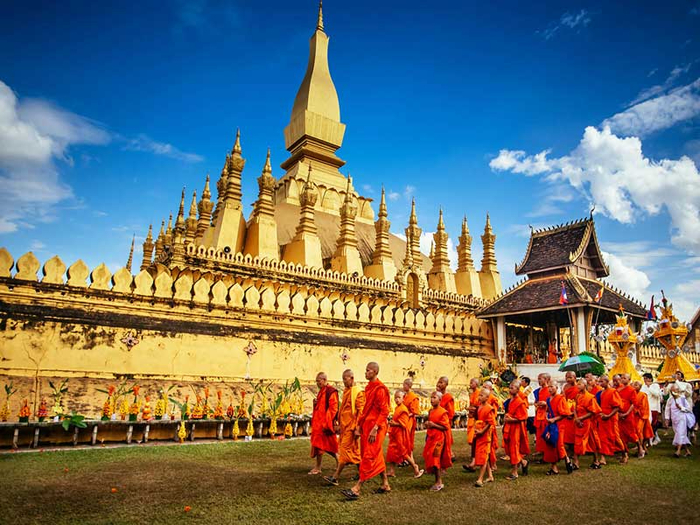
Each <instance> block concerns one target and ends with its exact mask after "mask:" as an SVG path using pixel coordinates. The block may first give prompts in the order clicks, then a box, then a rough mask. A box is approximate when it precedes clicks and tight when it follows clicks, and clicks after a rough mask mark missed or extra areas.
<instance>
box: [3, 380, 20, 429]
mask: <svg viewBox="0 0 700 525" xmlns="http://www.w3.org/2000/svg"><path fill="white" fill-rule="evenodd" d="M15 392H17V389H16V388H14V385H13V383H12V382H11V381H10V384H9V385H5V403H4V404H3V405H2V408H0V420H1V421H7V418H9V417H10V398H11V397H12V396H13V395H14V394H15Z"/></svg>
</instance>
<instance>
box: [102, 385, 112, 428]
mask: <svg viewBox="0 0 700 525" xmlns="http://www.w3.org/2000/svg"><path fill="white" fill-rule="evenodd" d="M114 391H115V388H114V385H110V386H109V389H108V390H107V399H106V400H105V403H104V405H102V421H109V420H110V419H112V414H113V413H114Z"/></svg>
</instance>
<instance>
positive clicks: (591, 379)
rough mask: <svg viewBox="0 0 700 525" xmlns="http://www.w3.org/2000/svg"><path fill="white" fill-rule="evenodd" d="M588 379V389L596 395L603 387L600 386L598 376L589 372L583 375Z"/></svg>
mask: <svg viewBox="0 0 700 525" xmlns="http://www.w3.org/2000/svg"><path fill="white" fill-rule="evenodd" d="M583 377H584V378H585V379H586V390H588V391H589V392H590V393H591V394H593V395H594V396H595V395H596V394H597V393H598V392H600V390H601V388H600V386H598V378H597V377H596V376H594V375H593V374H592V373H591V372H588V373H587V374H586V375H584V376H583Z"/></svg>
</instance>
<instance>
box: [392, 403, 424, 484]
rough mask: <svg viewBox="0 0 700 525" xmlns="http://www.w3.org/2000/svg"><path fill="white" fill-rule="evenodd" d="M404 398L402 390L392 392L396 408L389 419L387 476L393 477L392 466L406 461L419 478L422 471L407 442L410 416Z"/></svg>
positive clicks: (394, 472) (394, 474) (394, 475)
mask: <svg viewBox="0 0 700 525" xmlns="http://www.w3.org/2000/svg"><path fill="white" fill-rule="evenodd" d="M404 399H405V394H404V391H403V390H397V391H396V392H395V393H394V402H395V403H396V410H394V414H393V415H392V416H391V421H389V448H387V450H386V462H387V463H389V469H388V470H387V476H389V477H390V478H395V477H396V471H395V469H394V467H395V466H396V465H397V464H399V463H403V462H404V461H408V464H409V465H411V466H412V467H413V477H414V478H420V477H421V476H422V475H423V471H422V470H421V469H419V468H418V465H417V464H416V462H415V461H414V460H413V456H412V455H411V447H410V443H409V439H410V434H409V428H410V426H411V418H410V415H409V412H408V407H407V406H406V405H405V403H404Z"/></svg>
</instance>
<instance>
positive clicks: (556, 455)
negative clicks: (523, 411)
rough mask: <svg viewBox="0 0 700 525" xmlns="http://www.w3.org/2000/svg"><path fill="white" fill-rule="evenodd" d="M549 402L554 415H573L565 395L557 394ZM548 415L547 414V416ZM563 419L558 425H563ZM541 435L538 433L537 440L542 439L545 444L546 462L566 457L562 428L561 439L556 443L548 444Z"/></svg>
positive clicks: (544, 454)
mask: <svg viewBox="0 0 700 525" xmlns="http://www.w3.org/2000/svg"><path fill="white" fill-rule="evenodd" d="M549 404H550V405H551V407H552V412H551V415H552V416H553V417H559V416H565V417H566V416H570V415H571V407H570V406H569V403H567V402H566V399H565V398H564V396H563V395H561V394H557V395H555V396H554V397H550V398H549ZM546 417H547V416H546V415H545V418H546ZM562 421H564V420H563V419H560V420H559V421H557V423H556V425H557V427H560V426H561V422H562ZM544 424H545V427H546V426H547V424H548V423H547V420H546V419H545V421H544ZM542 432H544V427H543V428H542ZM541 436H542V433H539V434H537V441H538V442H540V441H541V442H542V444H543V449H544V450H543V451H542V460H543V461H544V462H545V463H556V462H557V461H559V460H560V459H564V458H565V457H566V449H565V448H564V434H563V432H562V431H561V429H560V430H559V441H558V442H557V443H556V445H550V444H548V443H547V442H546V441H545V440H544V439H543V438H542V437H541Z"/></svg>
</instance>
